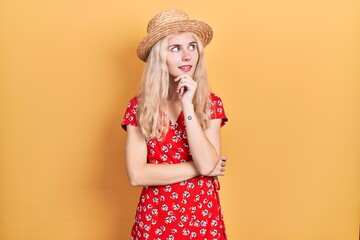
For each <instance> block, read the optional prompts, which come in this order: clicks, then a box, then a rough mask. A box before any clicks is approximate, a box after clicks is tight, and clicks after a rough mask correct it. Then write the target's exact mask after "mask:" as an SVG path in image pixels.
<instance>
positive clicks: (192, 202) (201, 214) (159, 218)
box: [122, 93, 228, 240]
mask: <svg viewBox="0 0 360 240" xmlns="http://www.w3.org/2000/svg"><path fill="white" fill-rule="evenodd" d="M210 100H211V109H210V114H211V119H222V122H221V126H223V125H224V124H225V123H226V122H227V120H228V119H227V117H226V115H225V111H224V108H223V104H222V101H221V99H220V97H218V96H216V95H215V94H213V93H210ZM137 109H138V104H137V98H133V99H131V100H130V102H129V104H128V107H127V109H126V112H125V115H124V118H123V121H122V127H123V128H124V129H125V130H126V126H127V125H133V126H137V117H136V114H137ZM146 145H147V161H148V163H150V164H175V163H182V162H188V161H192V158H191V153H190V149H189V145H188V140H187V135H186V128H185V121H184V116H183V113H182V112H181V113H180V116H179V118H178V120H177V121H176V122H175V123H171V125H170V127H169V131H168V133H167V134H166V136H165V137H164V139H163V138H154V139H149V140H146ZM218 190H219V183H218V181H217V178H216V177H215V178H213V177H207V176H198V177H195V178H192V179H189V180H186V181H182V182H179V183H174V184H169V185H164V186H145V187H143V189H142V192H141V195H140V199H139V203H138V206H137V208H136V215H135V221H134V225H133V228H132V231H131V238H130V239H132V240H147V239H151V240H153V239H156V240H163V239H169V240H186V239H202V240H223V239H226V233H225V225H224V221H223V215H222V212H221V206H220V201H219V194H218Z"/></svg>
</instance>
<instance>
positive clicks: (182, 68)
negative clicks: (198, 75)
mask: <svg viewBox="0 0 360 240" xmlns="http://www.w3.org/2000/svg"><path fill="white" fill-rule="evenodd" d="M179 69H180V70H181V71H183V72H190V71H191V69H192V65H183V66H180V67H179Z"/></svg>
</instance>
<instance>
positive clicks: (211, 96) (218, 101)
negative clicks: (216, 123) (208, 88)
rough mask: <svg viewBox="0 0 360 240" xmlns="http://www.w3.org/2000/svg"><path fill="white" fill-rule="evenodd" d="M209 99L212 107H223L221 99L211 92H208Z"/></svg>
mask: <svg viewBox="0 0 360 240" xmlns="http://www.w3.org/2000/svg"><path fill="white" fill-rule="evenodd" d="M209 99H210V101H211V104H212V105H221V106H222V105H223V104H222V100H221V98H220V97H219V96H218V95H216V94H215V93H213V92H209Z"/></svg>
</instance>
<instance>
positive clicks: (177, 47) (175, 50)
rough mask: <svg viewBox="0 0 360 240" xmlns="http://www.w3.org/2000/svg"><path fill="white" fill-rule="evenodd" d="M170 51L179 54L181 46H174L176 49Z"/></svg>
mask: <svg viewBox="0 0 360 240" xmlns="http://www.w3.org/2000/svg"><path fill="white" fill-rule="evenodd" d="M170 51H172V52H178V51H180V47H179V46H174V47H172V48H170Z"/></svg>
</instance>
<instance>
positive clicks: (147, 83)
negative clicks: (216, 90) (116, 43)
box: [137, 34, 210, 139]
mask: <svg viewBox="0 0 360 240" xmlns="http://www.w3.org/2000/svg"><path fill="white" fill-rule="evenodd" d="M192 35H193V36H194V38H195V40H196V42H197V50H198V54H199V59H198V62H197V66H196V69H195V71H194V75H193V76H192V77H193V79H194V80H195V81H196V82H197V89H196V92H195V95H194V98H193V104H194V110H195V114H196V116H197V118H198V120H199V122H200V125H201V126H202V128H203V129H206V128H208V127H209V119H210V111H209V110H210V105H209V104H210V102H209V101H210V100H209V87H208V81H207V72H206V68H205V60H204V53H203V45H202V44H201V41H200V40H199V38H198V37H197V36H196V35H195V34H192ZM167 48H168V37H165V38H163V39H161V40H159V41H158V42H157V43H156V44H155V45H154V46H153V47H152V49H151V51H150V54H149V57H148V59H147V62H146V66H145V69H144V72H143V75H142V78H141V84H140V87H139V90H138V93H137V98H138V101H139V102H138V103H139V109H138V112H137V119H138V124H139V126H140V129H141V132H142V134H143V135H144V136H145V137H146V138H147V139H151V138H161V137H164V136H165V135H166V133H167V131H168V129H169V125H170V120H169V118H168V117H166V112H167V109H166V99H167V98H168V94H169V71H168V67H167V64H166V57H167Z"/></svg>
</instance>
